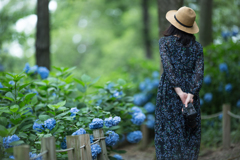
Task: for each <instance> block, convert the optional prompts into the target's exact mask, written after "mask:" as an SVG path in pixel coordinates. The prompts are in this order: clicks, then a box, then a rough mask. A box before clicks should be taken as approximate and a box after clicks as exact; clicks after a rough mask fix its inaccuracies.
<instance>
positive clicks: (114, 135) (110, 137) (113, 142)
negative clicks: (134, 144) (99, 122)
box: [105, 130, 119, 146]
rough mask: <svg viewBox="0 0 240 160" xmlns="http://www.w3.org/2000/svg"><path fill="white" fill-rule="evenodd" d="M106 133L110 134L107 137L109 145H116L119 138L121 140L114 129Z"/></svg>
mask: <svg viewBox="0 0 240 160" xmlns="http://www.w3.org/2000/svg"><path fill="white" fill-rule="evenodd" d="M106 134H108V136H107V137H106V139H105V141H106V144H107V145H108V146H114V145H116V144H117V142H118V140H119V135H118V134H117V133H115V132H114V131H111V130H109V131H107V132H106Z"/></svg>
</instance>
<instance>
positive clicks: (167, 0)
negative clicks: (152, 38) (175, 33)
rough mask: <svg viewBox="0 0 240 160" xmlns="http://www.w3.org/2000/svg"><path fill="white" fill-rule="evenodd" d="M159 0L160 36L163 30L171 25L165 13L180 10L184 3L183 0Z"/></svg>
mask: <svg viewBox="0 0 240 160" xmlns="http://www.w3.org/2000/svg"><path fill="white" fill-rule="evenodd" d="M157 2H158V27H159V28H158V29H159V37H161V36H163V32H164V31H165V30H166V29H167V27H168V26H169V25H170V24H169V22H168V21H167V20H166V18H165V15H166V13H167V11H169V10H178V9H179V8H180V7H182V5H183V0H157Z"/></svg>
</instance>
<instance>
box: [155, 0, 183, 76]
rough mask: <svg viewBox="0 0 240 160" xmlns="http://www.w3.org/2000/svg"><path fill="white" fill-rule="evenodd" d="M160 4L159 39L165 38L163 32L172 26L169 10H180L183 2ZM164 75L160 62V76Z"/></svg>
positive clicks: (163, 0) (171, 0)
mask: <svg viewBox="0 0 240 160" xmlns="http://www.w3.org/2000/svg"><path fill="white" fill-rule="evenodd" d="M157 3H158V30H159V38H160V37H162V36H163V32H164V31H165V30H166V29H167V28H168V27H169V26H170V23H169V22H168V20H167V19H166V13H167V12H168V11H169V10H178V9H179V8H180V7H182V5H183V0H157ZM162 73H163V66H162V63H161V62H160V75H161V74H162Z"/></svg>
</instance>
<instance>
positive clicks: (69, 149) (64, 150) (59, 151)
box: [56, 148, 74, 153]
mask: <svg viewBox="0 0 240 160" xmlns="http://www.w3.org/2000/svg"><path fill="white" fill-rule="evenodd" d="M73 149H74V148H68V149H63V150H56V152H57V153H61V152H67V151H71V150H73Z"/></svg>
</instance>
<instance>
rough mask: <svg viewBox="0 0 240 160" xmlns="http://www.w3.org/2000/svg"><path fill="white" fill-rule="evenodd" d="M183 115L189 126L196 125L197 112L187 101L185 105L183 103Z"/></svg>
mask: <svg viewBox="0 0 240 160" xmlns="http://www.w3.org/2000/svg"><path fill="white" fill-rule="evenodd" d="M183 116H184V117H185V118H186V120H187V124H188V126H189V127H191V128H194V127H195V126H196V117H197V112H196V110H195V108H194V106H193V104H192V103H188V106H187V107H185V104H183Z"/></svg>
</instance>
